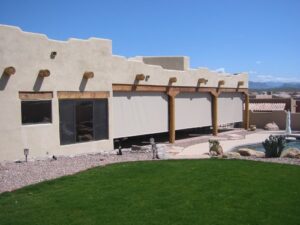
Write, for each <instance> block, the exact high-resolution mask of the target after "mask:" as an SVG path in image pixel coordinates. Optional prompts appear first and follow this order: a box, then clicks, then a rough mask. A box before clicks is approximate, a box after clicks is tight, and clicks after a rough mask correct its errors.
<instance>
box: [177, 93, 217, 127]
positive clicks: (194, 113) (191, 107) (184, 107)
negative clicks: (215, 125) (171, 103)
mask: <svg viewBox="0 0 300 225" xmlns="http://www.w3.org/2000/svg"><path fill="white" fill-rule="evenodd" d="M175 118H176V120H175V127H176V130H180V129H187V128H196V127H205V126H211V125H212V119H211V96H210V94H208V93H180V94H178V95H177V96H176V98H175Z"/></svg>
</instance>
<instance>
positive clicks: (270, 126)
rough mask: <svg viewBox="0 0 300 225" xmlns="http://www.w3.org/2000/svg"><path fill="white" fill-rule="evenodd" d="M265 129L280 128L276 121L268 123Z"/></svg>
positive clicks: (274, 129)
mask: <svg viewBox="0 0 300 225" xmlns="http://www.w3.org/2000/svg"><path fill="white" fill-rule="evenodd" d="M264 129H265V130H271V131H276V130H279V127H278V125H277V124H276V123H275V122H272V123H267V124H266V125H265V127H264Z"/></svg>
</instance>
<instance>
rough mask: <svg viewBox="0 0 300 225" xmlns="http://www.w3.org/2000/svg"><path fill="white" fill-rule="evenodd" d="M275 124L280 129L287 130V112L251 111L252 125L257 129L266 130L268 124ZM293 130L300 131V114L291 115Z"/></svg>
mask: <svg viewBox="0 0 300 225" xmlns="http://www.w3.org/2000/svg"><path fill="white" fill-rule="evenodd" d="M271 122H275V123H276V124H277V125H278V126H279V128H280V129H282V130H284V129H285V124H286V111H274V112H252V111H250V124H251V125H252V124H253V125H256V127H257V128H264V126H265V125H266V124H267V123H271ZM291 127H292V130H298V131H300V113H291Z"/></svg>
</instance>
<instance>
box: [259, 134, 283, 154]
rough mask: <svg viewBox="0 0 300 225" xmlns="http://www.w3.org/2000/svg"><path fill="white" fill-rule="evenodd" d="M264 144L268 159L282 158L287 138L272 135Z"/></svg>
mask: <svg viewBox="0 0 300 225" xmlns="http://www.w3.org/2000/svg"><path fill="white" fill-rule="evenodd" d="M262 144H263V146H264V148H265V151H266V157H267V158H274V157H280V155H281V152H282V151H283V149H284V147H285V145H286V140H285V136H273V135H270V136H269V138H268V139H266V140H265V141H264V142H263V143H262Z"/></svg>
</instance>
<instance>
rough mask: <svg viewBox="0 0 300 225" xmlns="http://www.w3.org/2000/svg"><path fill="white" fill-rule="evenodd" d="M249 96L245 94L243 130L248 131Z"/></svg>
mask: <svg viewBox="0 0 300 225" xmlns="http://www.w3.org/2000/svg"><path fill="white" fill-rule="evenodd" d="M249 123H250V122H249V94H248V93H245V111H244V128H245V130H248V129H249Z"/></svg>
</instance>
